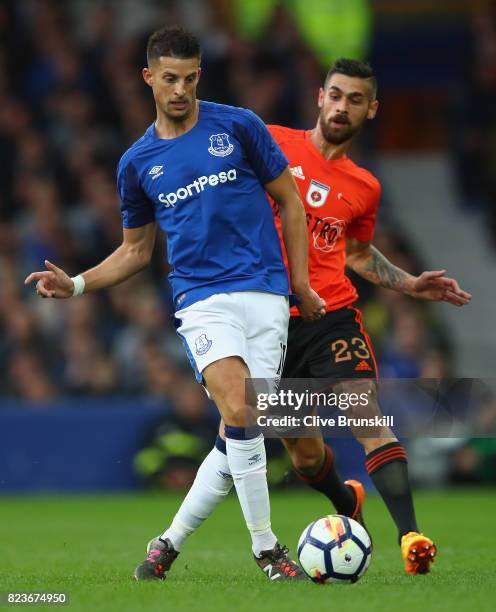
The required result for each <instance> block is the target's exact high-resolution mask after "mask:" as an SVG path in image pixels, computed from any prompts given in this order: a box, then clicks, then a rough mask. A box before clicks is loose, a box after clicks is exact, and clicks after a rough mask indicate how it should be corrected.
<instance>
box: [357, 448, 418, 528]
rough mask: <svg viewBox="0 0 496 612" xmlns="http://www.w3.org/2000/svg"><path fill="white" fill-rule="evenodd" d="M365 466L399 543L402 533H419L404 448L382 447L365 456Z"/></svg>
mask: <svg viewBox="0 0 496 612" xmlns="http://www.w3.org/2000/svg"><path fill="white" fill-rule="evenodd" d="M365 465H366V467H367V472H368V473H369V476H370V478H371V479H372V481H373V483H374V484H375V486H376V489H377V490H378V491H379V493H380V494H381V497H382V499H383V500H384V503H385V504H386V506H387V509H388V510H389V513H390V514H391V516H392V518H393V521H394V522H395V523H396V527H397V528H398V534H399V538H400V540H401V536H403V535H404V534H405V533H408V532H409V531H418V527H417V520H416V518H415V509H414V507H413V498H412V490H411V488H410V482H409V480H408V461H407V457H406V451H405V449H404V448H403V446H401V444H400V443H399V442H389V443H388V444H384V446H381V447H380V448H376V449H375V450H373V451H371V452H370V453H369V454H368V455H367V457H366V460H365Z"/></svg>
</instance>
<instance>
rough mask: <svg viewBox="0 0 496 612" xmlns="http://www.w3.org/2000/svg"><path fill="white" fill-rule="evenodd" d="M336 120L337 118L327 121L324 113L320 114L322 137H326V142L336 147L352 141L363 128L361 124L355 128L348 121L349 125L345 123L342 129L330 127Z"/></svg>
mask: <svg viewBox="0 0 496 612" xmlns="http://www.w3.org/2000/svg"><path fill="white" fill-rule="evenodd" d="M335 120H336V117H331V118H330V119H329V121H327V120H326V118H325V117H324V115H323V113H320V115H319V126H320V131H321V132H322V135H323V136H324V138H325V140H327V142H330V143H331V144H334V145H340V144H343V143H344V142H347V141H348V140H351V139H352V138H353V136H355V134H356V133H357V132H358V131H359V130H360V128H361V127H362V124H361V123H360V124H359V125H357V126H354V125H352V124H351V123H349V120H348V119H347V121H348V123H344V125H343V127H342V128H341V129H336V128H333V127H331V125H330V123H331V121H335Z"/></svg>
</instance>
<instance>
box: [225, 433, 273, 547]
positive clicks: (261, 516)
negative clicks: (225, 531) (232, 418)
mask: <svg viewBox="0 0 496 612" xmlns="http://www.w3.org/2000/svg"><path fill="white" fill-rule="evenodd" d="M232 429H234V428H232ZM227 431H228V428H227V427H226V449H227V460H228V463H229V467H230V469H231V474H232V476H233V480H234V486H235V487H236V493H237V494H238V499H239V503H240V505H241V509H242V511H243V516H244V517H245V521H246V526H247V527H248V529H249V531H250V534H251V539H252V549H253V553H254V554H255V556H259V555H260V553H261V552H262V551H263V550H271V549H272V548H274V546H275V543H276V542H277V538H276V536H275V535H274V534H273V533H272V529H271V528H270V501H269V488H268V486H267V460H266V457H265V445H264V439H263V436H258V437H257V438H251V439H250V440H238V439H234V438H229V437H227Z"/></svg>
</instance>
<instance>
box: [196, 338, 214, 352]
mask: <svg viewBox="0 0 496 612" xmlns="http://www.w3.org/2000/svg"><path fill="white" fill-rule="evenodd" d="M211 346H212V340H209V339H208V338H207V334H202V335H201V336H198V338H197V339H196V340H195V350H196V354H197V355H205V353H206V352H207V351H208V350H209V349H210V347H211Z"/></svg>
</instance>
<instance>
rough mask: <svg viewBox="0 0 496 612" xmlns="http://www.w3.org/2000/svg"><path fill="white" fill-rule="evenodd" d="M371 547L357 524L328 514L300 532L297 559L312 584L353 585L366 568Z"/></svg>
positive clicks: (342, 517) (351, 520) (349, 519)
mask: <svg viewBox="0 0 496 612" xmlns="http://www.w3.org/2000/svg"><path fill="white" fill-rule="evenodd" d="M371 546H372V545H371V541H370V536H369V534H368V533H367V532H366V531H365V529H364V528H363V527H362V526H361V525H360V523H357V521H354V520H353V519H351V518H348V517H346V516H342V515H340V514H331V515H329V516H324V517H323V518H320V519H318V520H316V521H314V522H313V523H310V525H308V527H306V528H305V529H304V530H303V533H302V534H301V537H300V539H299V541H298V559H299V561H300V565H301V567H302V569H303V570H304V572H305V573H306V574H307V576H308V577H309V578H310V579H311V580H313V582H318V583H329V582H343V583H346V582H356V581H357V580H358V579H359V578H361V577H362V576H363V574H364V573H365V571H366V570H367V568H368V566H369V563H370V558H371Z"/></svg>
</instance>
